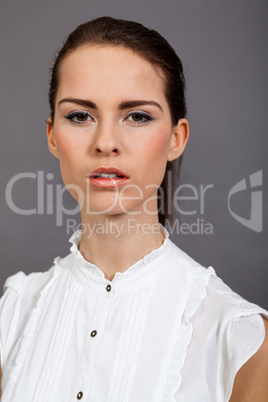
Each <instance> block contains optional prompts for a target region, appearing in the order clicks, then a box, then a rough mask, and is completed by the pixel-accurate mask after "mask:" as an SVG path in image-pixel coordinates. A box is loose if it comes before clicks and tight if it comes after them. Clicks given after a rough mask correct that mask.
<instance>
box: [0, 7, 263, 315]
mask: <svg viewBox="0 0 268 402" xmlns="http://www.w3.org/2000/svg"><path fill="white" fill-rule="evenodd" d="M103 15H108V16H112V17H116V18H123V19H129V20H134V21H137V22H141V23H142V24H144V25H145V26H147V27H149V28H153V29H156V30H157V31H159V32H160V33H161V34H162V35H163V36H164V37H165V38H166V39H167V40H168V41H169V42H170V43H171V45H172V46H173V47H174V49H175V51H176V52H177V54H178V55H179V57H180V58H181V60H182V62H183V65H184V70H185V76H186V85H187V106H188V116H187V117H188V120H189V123H190V139H189V141H188V144H187V147H186V151H185V154H184V160H183V165H182V174H181V179H180V182H179V183H178V185H177V187H178V190H177V192H176V195H175V200H173V201H172V202H175V203H176V207H177V209H178V217H175V220H174V221H173V222H168V223H167V229H168V231H169V233H170V236H171V238H172V240H173V241H175V243H176V244H177V245H178V246H179V247H180V248H182V249H183V250H185V251H186V252H187V253H188V254H190V255H191V256H192V257H193V258H194V259H196V260H197V261H198V262H200V263H201V264H202V265H204V266H210V265H212V266H213V267H214V269H215V270H216V272H217V274H218V275H219V276H220V277H221V278H222V279H223V280H224V281H225V282H226V283H227V284H228V285H229V286H230V287H231V288H232V289H233V290H235V291H236V292H238V293H239V294H241V295H242V296H244V297H245V298H246V299H248V300H250V301H252V302H255V303H257V304H259V305H261V306H262V307H264V308H268V290H267V282H268V264H267V233H268V230H267V226H268V225H267V223H268V222H267V201H268V196H267V171H268V158H267V149H268V136H267V93H268V85H267V83H268V79H267V71H268V63H267V58H268V55H267V47H268V44H267V38H268V24H267V16H268V3H267V1H265V0H255V1H252V0H237V1H235V2H234V1H231V0H224V1H223V0H216V1H215V0H213V1H212V0H190V1H188V0H166V1H158V0H149V1H146V0H142V1H141V0H136V1H135V2H134V1H132V2H128V1H125V0H124V1H123V0H115V1H108V0H98V1H96V0H77V1H75V2H71V1H67V2H66V1H63V0H53V1H52V0H47V1H45V2H41V1H39V2H37V1H33V0H24V1H21V0H2V1H1V3H0V43H1V48H0V51H1V60H0V66H1V92H0V100H1V107H0V113H1V176H0V181H1V270H0V288H1V293H2V289H3V285H4V282H5V280H6V278H7V277H8V276H10V275H12V274H14V273H16V272H18V271H23V272H25V273H30V272H33V271H45V270H47V269H48V268H49V267H50V266H51V265H52V264H53V260H54V258H55V257H57V256H58V255H60V256H64V255H66V254H67V253H68V251H69V247H70V244H69V243H68V239H69V237H70V236H71V235H72V233H73V231H74V230H76V229H79V224H80V219H79V213H78V208H77V204H76V203H75V202H74V201H73V200H72V198H71V197H70V196H69V195H68V193H67V192H66V191H65V190H64V186H63V183H62V181H61V176H60V171H59V165H58V161H57V160H56V159H55V158H53V157H52V156H51V154H50V153H49V151H48V148H47V142H46V118H47V117H48V115H49V108H48V96H47V93H48V85H49V69H50V67H51V66H52V63H53V60H54V57H55V54H56V51H57V50H58V49H59V48H60V47H61V46H62V43H63V41H64V40H65V39H66V36H67V34H68V33H69V32H70V31H71V30H73V29H74V28H75V27H76V26H77V25H79V24H80V23H83V22H85V21H87V20H90V19H93V18H95V17H99V16H103ZM152 169H153V166H152Z"/></svg>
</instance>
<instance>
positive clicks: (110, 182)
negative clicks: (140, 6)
mask: <svg viewBox="0 0 268 402" xmlns="http://www.w3.org/2000/svg"><path fill="white" fill-rule="evenodd" d="M87 177H88V179H89V181H90V183H91V184H94V185H95V186H97V187H117V186H121V185H123V184H125V183H126V182H127V181H128V180H129V177H128V176H127V175H126V174H125V173H124V172H122V171H121V170H120V169H118V168H115V167H109V168H107V167H100V168H98V169H96V170H94V171H93V172H91V173H89V174H88V175H87Z"/></svg>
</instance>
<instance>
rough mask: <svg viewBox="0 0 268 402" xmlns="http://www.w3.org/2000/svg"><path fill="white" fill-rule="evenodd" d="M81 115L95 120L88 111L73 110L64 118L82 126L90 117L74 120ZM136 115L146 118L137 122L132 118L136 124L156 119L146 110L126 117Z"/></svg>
mask: <svg viewBox="0 0 268 402" xmlns="http://www.w3.org/2000/svg"><path fill="white" fill-rule="evenodd" d="M79 115H80V117H81V115H83V117H90V119H91V120H93V117H92V116H91V114H90V113H89V112H86V111H76V112H71V113H69V114H67V115H65V116H64V118H65V119H66V120H69V121H70V123H72V124H77V125H80V126H81V125H84V124H85V123H87V122H88V121H89V120H88V119H87V120H84V121H77V120H74V119H75V118H76V119H77V118H78V117H79ZM134 115H138V116H139V117H143V119H145V121H140V122H139V121H138V122H137V121H136V122H135V121H133V120H132V122H133V123H134V124H136V125H138V124H146V123H147V122H149V121H151V120H154V119H153V117H152V116H150V115H149V114H147V113H144V112H131V113H129V114H128V115H127V116H126V119H127V118H128V117H133V116H134Z"/></svg>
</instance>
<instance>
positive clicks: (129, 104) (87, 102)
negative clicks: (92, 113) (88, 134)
mask: <svg viewBox="0 0 268 402" xmlns="http://www.w3.org/2000/svg"><path fill="white" fill-rule="evenodd" d="M62 103H75V104H77V105H79V106H84V107H89V108H91V109H98V107H97V105H96V104H95V103H94V102H92V101H90V100H87V99H77V98H64V99H61V100H60V101H59V103H58V105H60V104H62ZM145 105H152V106H156V107H158V108H159V109H160V110H161V111H162V112H163V109H162V107H161V105H160V104H159V103H158V102H155V101H153V100H149V101H147V100H128V101H124V102H121V103H120V104H119V106H118V110H124V109H130V108H133V107H137V106H145Z"/></svg>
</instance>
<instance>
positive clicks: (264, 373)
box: [230, 318, 268, 402]
mask: <svg viewBox="0 0 268 402" xmlns="http://www.w3.org/2000/svg"><path fill="white" fill-rule="evenodd" d="M263 321H264V325H265V339H264V341H263V343H262V345H261V347H260V348H259V350H258V351H257V352H256V353H255V354H254V355H253V356H252V357H251V358H250V359H249V360H248V361H247V362H246V363H245V364H244V366H242V367H241V369H240V370H239V371H238V373H237V375H236V377H235V381H234V387H233V392H232V396H231V399H230V402H239V401H243V402H251V401H258V402H266V401H267V400H268V320H266V319H264V318H263Z"/></svg>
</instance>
